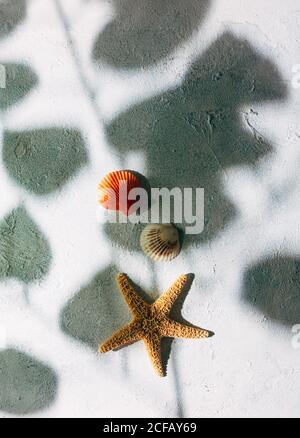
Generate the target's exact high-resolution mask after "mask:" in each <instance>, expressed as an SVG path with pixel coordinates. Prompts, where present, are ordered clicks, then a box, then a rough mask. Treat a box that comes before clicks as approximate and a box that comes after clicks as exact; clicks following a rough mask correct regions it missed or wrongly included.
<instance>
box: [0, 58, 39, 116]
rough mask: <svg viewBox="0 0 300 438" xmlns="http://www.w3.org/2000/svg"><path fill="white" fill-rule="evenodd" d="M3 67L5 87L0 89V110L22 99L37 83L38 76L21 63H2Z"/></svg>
mask: <svg viewBox="0 0 300 438" xmlns="http://www.w3.org/2000/svg"><path fill="white" fill-rule="evenodd" d="M1 65H3V66H4V67H5V73H6V87H5V88H4V89H1V90H0V110H1V111H4V110H7V109H8V108H9V107H10V106H12V105H14V104H16V103H17V102H19V101H20V100H22V99H23V98H24V97H26V95H27V94H28V93H29V92H30V91H31V90H32V89H33V87H35V86H36V85H37V83H38V77H37V76H36V74H35V73H34V72H33V71H32V70H31V68H30V67H28V66H26V65H22V64H5V63H4V64H2V63H1Z"/></svg>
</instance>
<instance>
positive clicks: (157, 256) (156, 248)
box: [140, 224, 181, 261]
mask: <svg viewBox="0 0 300 438" xmlns="http://www.w3.org/2000/svg"><path fill="white" fill-rule="evenodd" d="M140 244H141V248H142V250H143V251H144V253H145V254H146V255H147V256H148V257H150V258H151V259H152V260H155V261H169V260H173V259H174V258H175V257H177V256H178V254H179V253H180V249H181V248H180V239H179V232H178V230H177V228H176V227H175V226H174V225H172V224H166V225H165V224H161V225H160V224H149V225H147V226H146V227H145V228H144V230H143V231H142V234H141V237H140Z"/></svg>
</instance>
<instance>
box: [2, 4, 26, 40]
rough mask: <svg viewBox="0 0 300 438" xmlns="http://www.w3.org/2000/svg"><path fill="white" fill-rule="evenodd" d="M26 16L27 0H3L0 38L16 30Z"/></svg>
mask: <svg viewBox="0 0 300 438" xmlns="http://www.w3.org/2000/svg"><path fill="white" fill-rule="evenodd" d="M25 16H26V0H2V1H1V3H0V38H3V37H4V36H6V35H8V34H10V33H11V32H12V31H13V30H15V28H16V26H18V25H19V24H20V23H21V22H22V21H23V19H24V18H25Z"/></svg>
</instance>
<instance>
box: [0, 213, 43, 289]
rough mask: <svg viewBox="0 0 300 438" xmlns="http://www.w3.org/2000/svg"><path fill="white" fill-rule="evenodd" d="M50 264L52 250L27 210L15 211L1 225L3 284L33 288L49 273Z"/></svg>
mask: <svg viewBox="0 0 300 438" xmlns="http://www.w3.org/2000/svg"><path fill="white" fill-rule="evenodd" d="M50 262H51V250H50V246H49V244H48V242H47V240H46V239H45V237H44V236H43V234H42V232H41V231H40V230H39V229H38V227H37V225H36V224H35V223H34V222H33V221H32V219H31V218H30V217H29V215H28V213H27V212H26V210H25V208H23V207H19V208H17V209H16V210H13V211H12V212H11V213H10V214H9V215H8V216H7V217H6V218H4V219H3V221H2V222H0V280H1V278H13V279H16V280H20V281H22V282H24V283H25V284H29V283H31V282H34V281H37V280H40V279H42V278H43V277H44V276H45V275H46V274H47V273H48V270H49V266H50Z"/></svg>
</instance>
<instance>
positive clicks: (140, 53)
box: [92, 0, 211, 68]
mask: <svg viewBox="0 0 300 438" xmlns="http://www.w3.org/2000/svg"><path fill="white" fill-rule="evenodd" d="M210 3H211V1H210V0H184V1H182V0H172V1H169V0H164V1H163V2H162V1H161V0H114V1H113V5H114V9H115V11H116V14H115V18H114V20H113V21H112V22H111V23H109V24H108V25H107V26H106V28H105V29H104V31H103V32H102V33H100V35H99V36H98V37H97V39H96V42H95V44H94V48H93V54H92V56H93V59H94V60H95V61H96V62H99V63H101V62H103V61H104V62H106V63H108V64H111V65H113V66H115V67H117V68H137V67H142V66H143V67H145V66H149V65H151V64H154V63H156V62H157V61H159V60H161V59H163V58H165V57H166V56H167V55H168V54H169V53H171V52H172V51H173V50H175V49H176V47H177V46H178V45H179V44H180V43H182V42H184V41H185V40H186V39H188V38H189V37H190V36H191V35H192V34H193V32H194V31H195V30H196V29H197V28H198V26H199V25H200V23H201V22H202V21H203V19H204V17H205V16H206V14H207V11H208V9H209V7H210Z"/></svg>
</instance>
